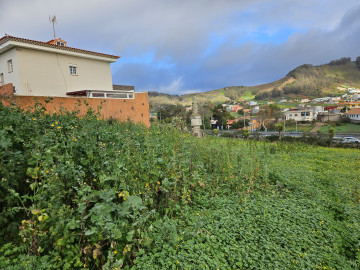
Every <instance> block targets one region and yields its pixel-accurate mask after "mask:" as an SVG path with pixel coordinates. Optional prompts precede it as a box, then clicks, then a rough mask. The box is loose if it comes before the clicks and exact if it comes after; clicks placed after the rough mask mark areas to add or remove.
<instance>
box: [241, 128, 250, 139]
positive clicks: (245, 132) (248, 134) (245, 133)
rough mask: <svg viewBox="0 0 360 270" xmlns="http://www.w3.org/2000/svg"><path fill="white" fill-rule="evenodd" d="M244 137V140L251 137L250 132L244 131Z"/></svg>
mask: <svg viewBox="0 0 360 270" xmlns="http://www.w3.org/2000/svg"><path fill="white" fill-rule="evenodd" d="M242 135H243V136H244V138H246V139H247V138H249V137H250V131H249V130H248V129H244V130H243V131H242Z"/></svg>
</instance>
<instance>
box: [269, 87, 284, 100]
mask: <svg viewBox="0 0 360 270" xmlns="http://www.w3.org/2000/svg"><path fill="white" fill-rule="evenodd" d="M281 95H282V92H281V91H280V90H279V88H277V87H274V88H273V90H272V91H271V97H272V98H277V97H280V96H281Z"/></svg>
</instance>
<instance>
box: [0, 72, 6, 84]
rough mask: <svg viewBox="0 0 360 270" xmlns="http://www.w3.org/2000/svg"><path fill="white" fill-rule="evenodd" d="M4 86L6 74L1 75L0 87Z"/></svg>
mask: <svg viewBox="0 0 360 270" xmlns="http://www.w3.org/2000/svg"><path fill="white" fill-rule="evenodd" d="M4 84H5V82H4V74H3V73H0V86H1V85H4Z"/></svg>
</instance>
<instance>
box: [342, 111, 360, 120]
mask: <svg viewBox="0 0 360 270" xmlns="http://www.w3.org/2000/svg"><path fill="white" fill-rule="evenodd" d="M345 115H346V116H347V117H348V118H349V119H350V121H351V122H353V123H360V108H355V109H351V110H349V111H348V112H347V113H345Z"/></svg>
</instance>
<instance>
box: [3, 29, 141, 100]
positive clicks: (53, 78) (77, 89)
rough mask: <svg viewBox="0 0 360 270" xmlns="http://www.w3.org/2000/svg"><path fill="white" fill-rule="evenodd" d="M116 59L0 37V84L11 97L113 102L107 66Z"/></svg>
mask: <svg viewBox="0 0 360 270" xmlns="http://www.w3.org/2000/svg"><path fill="white" fill-rule="evenodd" d="M118 58H119V56H115V55H109V54H103V53H98V52H92V51H86V50H82V49H76V48H71V47H67V43H66V42H65V41H64V40H62V39H60V38H58V39H54V40H51V41H49V42H42V41H35V40H29V39H24V38H18V37H12V36H4V37H2V38H0V84H1V85H3V84H8V83H12V84H13V87H14V93H15V95H22V96H24V95H29V96H56V97H66V96H69V95H87V96H88V97H105V98H106V97H107V98H117V97H119V95H120V93H124V92H126V93H125V95H127V97H128V98H129V97H130V98H132V97H131V95H133V94H128V93H127V92H129V93H130V92H134V91H133V90H131V89H130V90H129V89H126V90H127V91H121V90H114V89H113V84H112V77H111V69H110V64H111V63H113V62H116V60H117V59H118Z"/></svg>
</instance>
